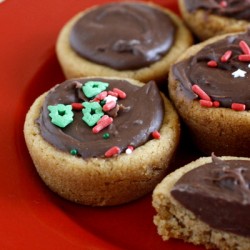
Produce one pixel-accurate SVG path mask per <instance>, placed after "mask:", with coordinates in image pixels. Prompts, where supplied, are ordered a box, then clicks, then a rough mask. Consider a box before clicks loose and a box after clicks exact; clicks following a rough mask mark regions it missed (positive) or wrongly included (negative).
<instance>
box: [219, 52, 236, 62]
mask: <svg viewBox="0 0 250 250" xmlns="http://www.w3.org/2000/svg"><path fill="white" fill-rule="evenodd" d="M232 53H233V52H232V50H227V51H226V52H225V54H224V55H223V56H222V57H221V58H220V60H221V61H222V62H227V61H228V60H229V58H230V57H231V55H232Z"/></svg>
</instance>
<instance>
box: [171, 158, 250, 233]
mask: <svg viewBox="0 0 250 250" xmlns="http://www.w3.org/2000/svg"><path fill="white" fill-rule="evenodd" d="M212 159H213V161H212V162H211V163H207V164H204V165H202V166H200V167H198V168H195V169H193V170H191V171H189V172H188V173H186V174H184V175H183V176H182V177H181V178H180V179H179V180H178V181H177V182H176V184H175V185H174V187H173V188H172V190H171V194H172V196H173V197H174V198H175V199H176V200H177V201H179V202H180V203H181V204H182V205H183V206H184V207H185V208H187V209H188V210H190V211H192V212H193V213H194V214H195V216H197V218H198V219H200V220H201V221H203V222H205V223H206V224H208V225H209V226H210V227H212V228H215V229H219V230H222V231H227V232H231V233H234V234H237V235H241V236H246V237H249V236H250V219H249V209H250V190H249V185H250V161H248V160H225V161H223V160H221V159H219V158H217V157H215V156H212Z"/></svg>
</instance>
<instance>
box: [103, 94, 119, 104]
mask: <svg viewBox="0 0 250 250" xmlns="http://www.w3.org/2000/svg"><path fill="white" fill-rule="evenodd" d="M104 100H105V101H106V103H108V102H111V101H115V102H116V101H117V97H115V96H112V95H108V96H106V97H105V98H104Z"/></svg>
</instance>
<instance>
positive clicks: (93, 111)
mask: <svg viewBox="0 0 250 250" xmlns="http://www.w3.org/2000/svg"><path fill="white" fill-rule="evenodd" d="M83 106H84V109H83V110H82V113H83V117H82V120H83V121H84V122H85V123H86V124H87V125H88V126H90V127H91V126H94V125H95V124H96V123H97V122H98V121H99V120H100V119H101V117H102V116H103V115H104V113H103V112H102V106H101V105H100V104H99V103H98V102H84V103H83Z"/></svg>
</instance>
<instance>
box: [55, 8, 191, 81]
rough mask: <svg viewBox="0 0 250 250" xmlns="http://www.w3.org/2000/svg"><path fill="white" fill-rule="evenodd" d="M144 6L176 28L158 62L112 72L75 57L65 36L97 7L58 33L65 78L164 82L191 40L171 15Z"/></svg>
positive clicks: (80, 14) (170, 13)
mask: <svg viewBox="0 0 250 250" xmlns="http://www.w3.org/2000/svg"><path fill="white" fill-rule="evenodd" d="M147 4H148V5H149V6H151V7H153V8H158V9H160V10H161V11H163V12H165V13H166V14H167V15H168V16H169V17H170V18H171V19H172V21H173V22H174V24H175V25H176V35H175V41H174V44H173V45H172V47H171V49H170V50H169V51H168V52H167V54H166V55H165V56H164V57H162V58H161V60H159V61H157V62H155V63H153V64H151V65H150V66H147V67H143V68H140V69H137V70H116V69H112V68H110V67H108V66H105V65H101V64H97V63H95V62H92V61H90V60H87V59H85V58H84V57H81V56H79V55H78V54H77V53H76V52H75V51H74V50H73V49H72V48H71V46H70V42H69V35H70V32H71V29H72V27H73V25H74V24H75V23H76V22H77V20H78V19H79V18H80V17H81V16H82V15H85V14H86V13H88V12H89V11H91V10H93V9H95V8H98V6H94V7H92V8H89V9H87V10H85V11H83V12H81V13H79V14H77V15H76V16H74V17H73V18H72V19H71V20H69V21H68V22H67V23H66V24H65V25H64V27H63V28H62V30H61V31H60V33H59V36H58V39H57V43H56V54H57V57H58V60H59V63H60V65H61V67H62V70H63V73H64V75H65V77H66V78H67V79H70V78H78V77H86V76H103V77H106V76H108V77H111V76H116V77H125V78H127V77H128V78H133V79H136V80H139V81H142V82H148V81H150V80H155V81H157V82H161V81H162V80H163V79H166V78H167V74H168V72H169V68H170V65H171V64H172V63H173V62H174V61H175V60H176V57H177V56H178V55H180V54H181V53H182V52H183V51H185V50H186V49H187V48H188V47H190V46H191V45H192V44H193V38H192V35H191V32H190V31H189V30H188V29H187V28H186V27H185V25H184V23H183V22H182V21H181V19H180V18H179V17H178V16H177V15H176V14H174V13H173V12H172V11H170V10H168V9H165V8H163V7H160V6H158V5H155V4H152V3H147Z"/></svg>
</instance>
